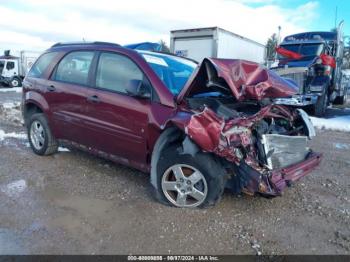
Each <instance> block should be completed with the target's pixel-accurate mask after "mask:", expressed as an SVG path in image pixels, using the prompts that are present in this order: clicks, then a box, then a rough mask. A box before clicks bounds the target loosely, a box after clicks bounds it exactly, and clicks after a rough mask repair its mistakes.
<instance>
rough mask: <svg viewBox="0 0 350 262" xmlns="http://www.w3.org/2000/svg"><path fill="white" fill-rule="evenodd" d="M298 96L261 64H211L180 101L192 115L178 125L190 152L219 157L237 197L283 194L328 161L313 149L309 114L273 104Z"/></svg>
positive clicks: (221, 61)
mask: <svg viewBox="0 0 350 262" xmlns="http://www.w3.org/2000/svg"><path fill="white" fill-rule="evenodd" d="M295 92H296V90H294V87H293V85H290V84H289V83H288V82H287V81H285V80H283V79H282V78H280V77H278V76H277V75H276V74H275V73H273V72H271V71H268V70H266V69H264V68H262V67H260V66H259V65H257V64H255V63H251V62H247V61H242V60H229V59H205V60H204V61H203V63H202V64H201V66H200V67H199V68H197V71H196V72H195V73H194V75H193V76H192V79H190V81H189V82H188V84H187V85H186V86H185V88H184V89H183V90H182V92H181V93H180V94H179V95H178V97H177V100H178V103H179V107H180V108H181V110H182V111H185V112H187V113H188V114H189V117H188V118H187V119H186V120H184V121H183V123H181V125H179V124H178V126H181V128H182V129H183V130H184V132H185V133H186V135H187V136H188V137H189V139H188V140H186V141H185V143H187V144H188V143H189V144H191V145H190V146H188V145H184V150H186V148H193V147H195V148H197V150H201V151H204V152H210V153H212V154H214V155H215V156H216V157H218V158H219V159H220V161H221V162H222V164H223V165H224V167H225V169H226V170H227V172H228V174H229V179H228V180H227V182H226V187H228V188H230V189H231V190H232V191H233V192H234V193H240V192H244V193H247V194H250V195H253V194H255V193H261V194H263V195H266V196H276V195H280V194H281V192H282V190H283V189H284V188H285V187H286V186H290V185H291V184H292V183H293V182H295V181H297V180H298V179H300V178H301V177H303V176H305V175H307V174H308V173H309V172H311V171H312V170H313V169H314V168H315V167H316V166H318V164H319V163H320V161H321V158H322V156H321V154H319V153H315V152H313V151H312V150H311V149H310V148H309V147H308V140H309V139H311V138H312V137H314V136H315V130H314V128H313V125H312V123H311V121H310V119H309V117H308V115H307V114H306V113H305V112H304V111H303V110H302V109H295V108H292V107H287V106H284V105H277V104H274V103H273V101H274V99H275V98H277V97H287V96H291V95H293V94H294V93H295ZM192 151H193V150H192Z"/></svg>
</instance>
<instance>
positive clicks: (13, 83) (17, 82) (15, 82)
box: [10, 77, 22, 87]
mask: <svg viewBox="0 0 350 262" xmlns="http://www.w3.org/2000/svg"><path fill="white" fill-rule="evenodd" d="M20 86H22V81H21V80H20V79H19V78H17V77H15V78H13V79H12V80H11V81H10V87H20Z"/></svg>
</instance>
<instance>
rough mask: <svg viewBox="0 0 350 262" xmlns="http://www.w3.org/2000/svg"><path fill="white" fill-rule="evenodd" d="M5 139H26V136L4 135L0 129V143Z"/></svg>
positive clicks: (13, 133) (19, 134) (17, 134)
mask: <svg viewBox="0 0 350 262" xmlns="http://www.w3.org/2000/svg"><path fill="white" fill-rule="evenodd" d="M6 138H16V139H27V134H25V133H15V132H11V133H5V131H4V130H1V129H0V141H3V140H4V139H6Z"/></svg>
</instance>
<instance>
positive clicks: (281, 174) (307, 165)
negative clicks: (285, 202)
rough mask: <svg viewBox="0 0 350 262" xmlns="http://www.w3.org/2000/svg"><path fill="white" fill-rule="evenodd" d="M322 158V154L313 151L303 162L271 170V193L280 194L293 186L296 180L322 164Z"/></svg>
mask: <svg viewBox="0 0 350 262" xmlns="http://www.w3.org/2000/svg"><path fill="white" fill-rule="evenodd" d="M321 159H322V154H320V153H313V152H312V153H310V154H309V156H308V157H307V158H306V159H305V160H304V161H303V162H300V163H298V164H294V165H291V166H289V167H286V168H282V169H279V170H274V171H271V172H270V176H269V182H271V185H272V186H273V190H272V192H271V193H272V194H273V195H280V194H281V193H282V191H283V189H284V188H286V187H287V186H291V185H292V184H293V183H294V182H295V181H297V180H299V179H300V178H302V177H304V176H306V175H307V174H309V173H310V172H311V171H312V170H314V169H315V168H316V167H317V166H318V165H319V164H320V162H321ZM262 193H267V192H262Z"/></svg>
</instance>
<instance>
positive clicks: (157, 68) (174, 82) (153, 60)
mask: <svg viewBox="0 0 350 262" xmlns="http://www.w3.org/2000/svg"><path fill="white" fill-rule="evenodd" d="M140 53H141V54H142V56H143V58H144V59H145V60H146V61H147V63H148V64H149V65H150V66H151V67H152V69H153V71H154V72H155V73H156V74H157V76H158V77H159V78H160V79H161V80H162V82H163V83H164V85H165V86H166V87H168V89H169V90H170V91H171V93H172V94H173V95H178V94H179V93H180V91H181V90H182V88H183V87H184V86H185V84H186V82H187V80H188V79H189V77H190V76H191V74H192V73H193V71H194V69H195V68H196V67H197V64H196V63H194V62H192V61H190V60H187V59H184V58H181V57H176V56H172V55H165V54H156V53H152V52H140Z"/></svg>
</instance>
